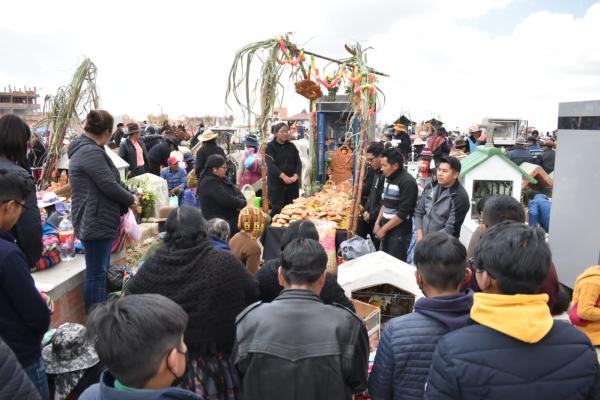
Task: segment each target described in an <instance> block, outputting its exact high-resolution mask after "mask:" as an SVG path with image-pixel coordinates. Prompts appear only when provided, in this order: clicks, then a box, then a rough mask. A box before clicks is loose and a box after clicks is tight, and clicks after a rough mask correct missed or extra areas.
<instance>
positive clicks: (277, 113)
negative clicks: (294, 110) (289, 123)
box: [273, 107, 288, 121]
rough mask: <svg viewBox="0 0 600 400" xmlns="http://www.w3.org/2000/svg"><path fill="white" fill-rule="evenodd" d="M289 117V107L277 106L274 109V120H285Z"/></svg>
mask: <svg viewBox="0 0 600 400" xmlns="http://www.w3.org/2000/svg"><path fill="white" fill-rule="evenodd" d="M287 117H288V109H287V107H275V108H274V109H273V120H275V121H277V120H279V121H284V120H286V119H287Z"/></svg>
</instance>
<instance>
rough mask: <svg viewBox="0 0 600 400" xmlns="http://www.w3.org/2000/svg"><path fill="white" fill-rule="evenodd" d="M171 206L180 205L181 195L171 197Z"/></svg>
mask: <svg viewBox="0 0 600 400" xmlns="http://www.w3.org/2000/svg"><path fill="white" fill-rule="evenodd" d="M169 207H173V208H177V207H179V197H177V196H171V197H169Z"/></svg>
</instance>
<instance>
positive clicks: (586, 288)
mask: <svg viewBox="0 0 600 400" xmlns="http://www.w3.org/2000/svg"><path fill="white" fill-rule="evenodd" d="M570 317H571V322H572V323H573V325H575V327H576V328H577V329H579V330H580V331H581V332H583V333H585V334H586V335H587V336H588V337H589V338H590V341H591V342H592V344H593V345H594V346H599V345H600V265H594V266H592V267H589V268H588V269H586V270H585V271H584V272H583V273H582V274H581V275H579V277H577V280H576V281H575V289H574V290H573V303H572V310H571V313H570Z"/></svg>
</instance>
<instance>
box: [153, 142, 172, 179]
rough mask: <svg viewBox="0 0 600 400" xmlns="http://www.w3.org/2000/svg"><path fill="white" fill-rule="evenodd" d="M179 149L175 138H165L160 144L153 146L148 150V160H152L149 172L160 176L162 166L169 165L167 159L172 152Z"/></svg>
mask: <svg viewBox="0 0 600 400" xmlns="http://www.w3.org/2000/svg"><path fill="white" fill-rule="evenodd" d="M178 149H179V147H178V146H177V143H176V142H175V141H174V140H173V139H163V140H161V142H160V143H159V144H157V145H156V146H153V147H152V148H151V149H150V151H149V152H148V161H150V170H149V171H148V172H150V173H152V174H154V175H156V176H160V171H161V168H163V167H167V166H168V165H167V160H168V159H169V157H171V152H172V151H175V150H178Z"/></svg>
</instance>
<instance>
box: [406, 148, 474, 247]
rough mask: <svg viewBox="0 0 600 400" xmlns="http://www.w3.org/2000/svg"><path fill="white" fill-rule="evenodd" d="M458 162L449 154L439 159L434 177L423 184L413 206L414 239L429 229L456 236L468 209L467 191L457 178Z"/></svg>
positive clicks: (423, 234)
mask: <svg viewBox="0 0 600 400" xmlns="http://www.w3.org/2000/svg"><path fill="white" fill-rule="evenodd" d="M460 169H461V164H460V161H459V160H458V159H456V158H455V157H452V156H445V157H442V158H441V159H440V165H439V167H438V170H437V175H436V176H437V181H436V182H431V183H429V184H428V185H427V186H425V190H424V191H423V194H422V195H421V198H420V199H419V201H418V203H417V208H416V209H415V228H416V230H417V232H416V235H417V243H418V242H420V241H421V240H422V239H423V237H425V236H427V234H429V233H432V232H439V231H444V232H446V233H447V234H449V235H451V236H454V237H456V238H458V237H459V236H460V228H461V226H462V223H463V222H464V220H465V217H466V215H467V212H468V211H469V195H468V194H467V191H466V190H465V188H463V187H462V185H461V184H460V182H459V181H458V176H459V175H460Z"/></svg>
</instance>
